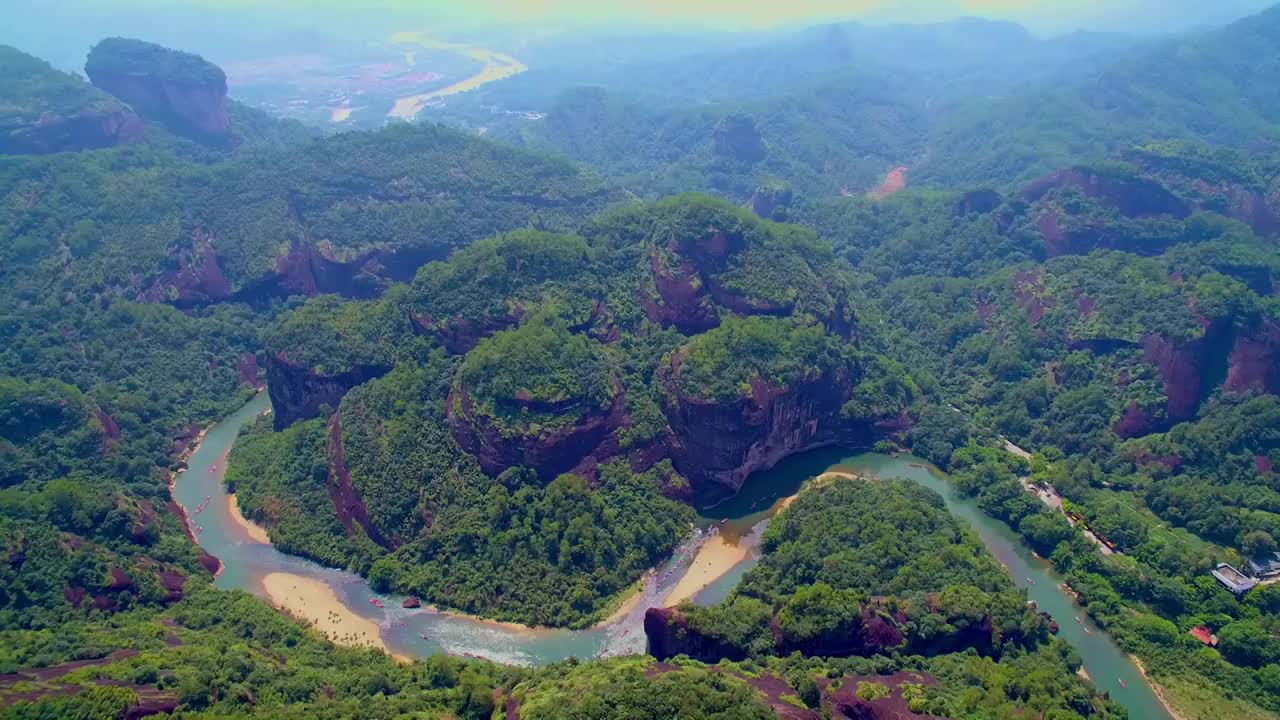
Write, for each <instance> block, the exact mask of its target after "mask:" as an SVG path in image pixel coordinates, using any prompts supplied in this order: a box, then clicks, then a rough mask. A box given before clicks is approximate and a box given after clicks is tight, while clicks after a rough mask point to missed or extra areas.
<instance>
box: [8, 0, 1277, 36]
mask: <svg viewBox="0 0 1280 720" xmlns="http://www.w3.org/2000/svg"><path fill="white" fill-rule="evenodd" d="M50 1H52V2H53V3H54V5H55V6H56V5H62V4H65V5H68V6H71V5H78V6H81V7H83V6H84V5H88V6H91V7H92V8H93V9H94V10H98V11H100V12H104V13H110V12H112V11H113V10H119V11H122V12H123V11H127V9H132V8H137V7H139V6H151V7H165V8H170V9H172V8H190V9H194V8H210V9H224V10H243V9H249V8H252V9H253V10H255V11H258V12H263V11H267V12H270V11H275V12H279V11H281V10H286V11H288V12H290V13H291V14H293V15H294V18H293V19H294V21H295V22H298V23H299V24H306V23H307V22H308V21H309V20H311V21H314V22H315V23H316V24H328V22H326V21H329V20H332V18H335V17H343V16H348V17H352V16H365V18H361V19H367V17H368V15H370V14H376V13H378V12H379V11H380V10H381V11H385V10H387V9H395V10H397V11H401V12H411V13H413V14H414V15H418V16H421V17H424V18H428V17H435V18H437V19H441V20H443V19H446V18H447V19H448V20H449V21H451V22H457V23H465V24H469V25H470V24H486V23H493V22H512V21H518V22H529V21H535V22H537V21H540V22H547V23H573V22H589V23H599V22H613V21H635V20H640V21H648V22H659V23H671V22H690V21H692V22H695V23H697V24H700V25H716V26H722V27H754V28H761V27H769V26H775V25H779V24H794V23H802V22H807V21H819V20H828V19H835V18H840V19H849V18H866V19H868V20H876V21H929V20H941V19H947V18H953V17H957V16H962V15H978V16H985V17H994V18H1003V19H1011V20H1017V21H1019V22H1022V23H1024V24H1026V25H1028V26H1029V27H1031V28H1032V29H1033V30H1036V31H1039V32H1045V33H1052V32H1062V31H1067V30H1073V29H1077V28H1080V27H1085V28H1089V29H1099V30H1125V31H1130V32H1133V31H1138V32H1141V31H1143V30H1148V31H1167V30H1177V29H1183V28H1187V27H1192V26H1196V25H1200V24H1221V23H1224V22H1228V21H1230V20H1233V19H1236V18H1239V17H1242V16H1244V15H1247V14H1250V13H1252V12H1256V11H1258V10H1261V9H1263V8H1265V7H1267V6H1269V5H1271V4H1274V3H1275V2H1277V0H4V2H0V5H8V4H10V3H12V4H11V5H10V7H15V6H22V5H27V6H28V7H29V8H31V9H30V10H29V11H28V12H35V13H41V12H42V10H41V9H42V8H43V12H48V10H49V7H50V6H49V2H50ZM268 8H270V10H267V9H268ZM4 14H5V13H4V11H3V10H0V15H4ZM324 29H326V30H327V29H329V28H324Z"/></svg>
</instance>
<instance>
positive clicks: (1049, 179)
mask: <svg viewBox="0 0 1280 720" xmlns="http://www.w3.org/2000/svg"><path fill="white" fill-rule="evenodd" d="M1062 188H1075V189H1077V190H1079V191H1080V192H1082V193H1083V194H1084V195H1086V196H1087V197H1091V198H1094V199H1096V200H1100V201H1102V202H1103V203H1105V204H1107V205H1110V206H1111V207H1114V208H1116V209H1117V210H1119V211H1120V214H1122V215H1124V216H1125V217H1130V218H1139V217H1155V216H1159V215H1169V216H1172V217H1175V218H1185V217H1186V216H1187V215H1189V214H1191V208H1190V206H1189V205H1188V204H1187V203H1186V201H1184V200H1182V199H1181V198H1179V197H1178V196H1176V195H1174V194H1173V193H1171V192H1169V190H1168V189H1166V188H1165V187H1164V186H1163V185H1161V184H1160V183H1159V182H1156V181H1155V180H1151V179H1148V178H1144V177H1140V176H1136V175H1128V174H1122V173H1109V172H1107V173H1104V172H1096V171H1093V170H1090V169H1088V168H1084V167H1075V168H1067V169H1065V170H1059V171H1058V172H1056V173H1054V174H1052V175H1049V176H1046V177H1043V178H1041V179H1039V180H1036V181H1035V182H1033V183H1031V184H1030V185H1028V186H1027V187H1026V188H1025V189H1023V191H1022V199H1023V200H1025V201H1027V202H1036V201H1039V200H1041V199H1042V198H1044V197H1045V196H1046V195H1047V194H1049V193H1050V192H1051V191H1053V190H1058V189H1062Z"/></svg>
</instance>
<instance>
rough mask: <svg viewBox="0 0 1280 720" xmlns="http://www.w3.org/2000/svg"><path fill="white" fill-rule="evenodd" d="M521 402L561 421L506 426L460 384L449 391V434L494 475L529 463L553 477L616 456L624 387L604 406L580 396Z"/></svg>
mask: <svg viewBox="0 0 1280 720" xmlns="http://www.w3.org/2000/svg"><path fill="white" fill-rule="evenodd" d="M516 402H517V403H518V404H519V405H520V406H521V407H522V408H523V409H524V410H526V411H528V412H529V413H531V414H533V415H535V416H549V415H554V416H555V417H557V418H561V419H562V420H561V421H558V422H556V423H554V424H550V425H547V426H542V425H536V426H524V427H517V428H501V427H499V424H498V422H497V421H495V420H494V419H493V418H490V417H488V416H487V415H486V414H484V413H482V412H478V411H477V410H478V409H477V407H476V402H475V399H474V398H473V397H472V395H471V393H470V391H469V390H468V388H466V387H465V386H463V385H457V386H455V387H454V389H453V390H452V392H450V393H449V399H448V417H449V433H450V434H451V435H452V436H453V439H454V440H455V441H457V443H458V445H459V446H460V447H461V448H462V449H463V450H466V451H467V452H468V453H471V454H472V455H474V456H475V457H476V460H478V461H479V463H480V468H481V469H482V470H484V471H485V472H486V473H488V474H489V475H497V474H499V473H501V472H502V471H503V470H506V469H508V468H512V467H526V468H529V469H531V470H533V471H534V472H536V473H537V474H538V477H539V478H541V479H542V480H544V481H549V480H554V479H555V478H556V476H558V475H560V474H561V473H565V472H569V471H570V470H573V469H575V468H577V467H579V466H581V465H583V464H584V462H585V463H586V464H588V465H590V466H591V467H594V466H595V464H596V463H597V462H598V461H600V460H603V459H605V458H607V457H610V456H613V455H616V454H617V444H616V441H612V438H613V435H614V433H615V432H616V431H617V430H618V429H620V428H621V427H622V426H623V424H624V423H625V422H626V410H625V407H626V401H625V398H624V395H623V393H622V392H621V390H620V389H619V391H618V392H617V393H616V394H615V396H614V398H613V401H612V403H611V404H610V405H609V407H607V408H604V409H601V408H596V407H591V406H590V404H589V403H586V402H583V401H581V400H576V399H574V400H567V401H564V402H560V403H542V402H538V401H534V400H519V399H517V400H516Z"/></svg>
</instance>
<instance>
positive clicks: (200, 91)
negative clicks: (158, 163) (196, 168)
mask: <svg viewBox="0 0 1280 720" xmlns="http://www.w3.org/2000/svg"><path fill="white" fill-rule="evenodd" d="M85 73H86V74H87V75H88V76H89V79H90V80H91V81H92V82H93V84H94V86H95V87H98V88H100V89H102V90H105V91H107V92H109V93H111V94H112V95H114V96H116V97H117V98H120V99H121V100H123V101H125V102H127V103H129V104H130V105H132V106H133V107H134V109H135V110H136V111H138V112H139V113H141V114H142V115H144V116H146V117H150V118H154V119H156V120H159V121H160V122H162V123H164V124H165V125H166V126H168V127H169V129H171V130H173V131H174V132H177V133H179V134H183V135H188V136H192V137H195V138H197V139H202V140H214V141H229V140H230V137H231V121H230V119H229V118H228V116H227V76H226V74H225V73H223V72H222V69H221V68H219V67H218V66H217V65H214V64H213V63H210V62H207V61H205V60H204V59H203V58H200V57H199V56H196V55H191V54H190V53H184V52H179V51H177V50H169V49H167V48H163V47H161V46H159V45H154V44H152V43H146V42H142V41H140V40H128V39H125V38H108V39H106V40H103V41H102V42H100V43H98V44H97V45H95V46H94V47H93V49H92V50H91V51H90V52H89V59H88V62H87V63H86V64H85Z"/></svg>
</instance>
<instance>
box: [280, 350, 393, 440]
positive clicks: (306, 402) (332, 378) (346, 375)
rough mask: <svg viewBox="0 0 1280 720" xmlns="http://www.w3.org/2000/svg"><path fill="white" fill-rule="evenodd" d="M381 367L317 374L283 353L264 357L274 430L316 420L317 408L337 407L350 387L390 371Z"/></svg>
mask: <svg viewBox="0 0 1280 720" xmlns="http://www.w3.org/2000/svg"><path fill="white" fill-rule="evenodd" d="M390 370H391V368H389V367H385V366H373V365H371V366H364V365H360V366H356V367H354V368H352V369H350V370H348V371H347V372H343V373H338V374H336V375H321V374H319V373H316V372H315V371H313V370H312V369H310V368H305V367H301V366H299V365H297V364H295V363H293V362H291V361H290V360H289V356H288V355H287V354H285V353H283V352H278V353H268V354H267V394H268V395H269V396H270V397H271V409H272V418H273V423H274V424H275V428H276V429H277V430H282V429H284V428H286V427H289V426H290V425H292V424H293V423H295V422H297V421H298V420H306V419H309V418H313V417H316V416H317V415H318V414H319V412H320V408H321V406H324V405H327V406H329V407H330V408H337V407H338V403H339V402H340V401H341V400H342V396H343V395H346V394H347V391H348V390H350V389H351V388H353V387H355V386H357V385H361V384H363V383H366V382H368V381H370V380H372V379H374V378H377V377H382V376H383V375H385V374H387V373H388V372H390Z"/></svg>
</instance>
